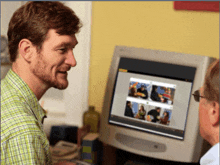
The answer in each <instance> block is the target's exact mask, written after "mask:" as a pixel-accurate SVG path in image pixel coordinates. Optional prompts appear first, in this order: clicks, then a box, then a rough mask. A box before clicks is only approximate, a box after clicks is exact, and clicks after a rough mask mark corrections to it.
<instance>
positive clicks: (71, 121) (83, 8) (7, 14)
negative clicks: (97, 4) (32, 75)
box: [1, 1, 92, 135]
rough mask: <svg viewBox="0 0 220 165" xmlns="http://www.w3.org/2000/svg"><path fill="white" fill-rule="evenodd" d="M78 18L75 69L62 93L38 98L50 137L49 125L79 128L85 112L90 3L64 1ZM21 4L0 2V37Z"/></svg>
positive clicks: (58, 92)
mask: <svg viewBox="0 0 220 165" xmlns="http://www.w3.org/2000/svg"><path fill="white" fill-rule="evenodd" d="M63 3H64V4H66V5H67V6H69V7H70V8H72V9H73V10H74V11H75V13H76V15H78V16H79V18H80V19H81V21H82V23H83V27H82V28H81V31H80V33H79V34H77V35H76V37H77V39H78V42H79V44H78V45H77V46H76V48H75V49H74V55H75V57H76V60H77V66H76V67H74V68H72V69H71V70H70V72H69V73H68V80H69V86H68V88H67V89H65V90H57V89H53V88H51V89H49V90H48V91H47V92H46V93H45V95H44V96H43V97H42V98H41V100H40V103H41V104H42V102H44V105H43V108H44V109H46V110H47V111H48V117H47V118H46V119H45V120H44V121H45V122H44V129H45V131H46V133H47V135H49V133H50V128H51V126H52V125H58V124H67V125H75V126H79V127H80V126H82V115H83V113H84V112H85V111H86V110H87V109H88V83H89V61H90V36H91V35H90V33H91V9H92V2H89V1H85V2H84V1H66V2H65V1H64V2H63ZM21 4H23V2H21V1H20V2H19V1H17V2H12V1H9V2H7V1H3V2H1V25H2V26H1V34H4V35H6V34H7V29H8V22H9V20H10V18H11V16H12V14H13V12H14V11H15V10H16V9H17V8H18V7H19V6H20V5H21ZM8 68H10V66H9V67H8V66H3V65H2V66H1V72H2V73H1V74H2V75H5V74H6V72H7V70H8Z"/></svg>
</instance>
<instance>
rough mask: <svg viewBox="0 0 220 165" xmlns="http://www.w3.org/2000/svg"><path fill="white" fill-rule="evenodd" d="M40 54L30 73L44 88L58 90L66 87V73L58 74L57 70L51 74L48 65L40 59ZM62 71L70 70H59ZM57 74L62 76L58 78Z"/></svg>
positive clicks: (66, 68) (67, 68) (68, 68)
mask: <svg viewBox="0 0 220 165" xmlns="http://www.w3.org/2000/svg"><path fill="white" fill-rule="evenodd" d="M42 56H43V55H42V54H39V58H38V60H37V62H36V64H35V65H34V67H33V68H32V73H33V74H34V75H35V76H36V77H37V78H38V79H39V80H40V81H41V82H42V83H43V84H45V85H46V86H48V87H49V88H50V87H54V88H57V89H60V90H63V89H66V88H67V87H68V80H67V73H66V74H64V73H60V72H59V70H58V71H56V73H53V72H52V68H49V67H48V66H49V63H48V62H46V61H45V60H44V59H43V58H42ZM61 69H62V70H65V71H67V70H70V67H65V68H61ZM59 74H62V76H61V77H60V76H59Z"/></svg>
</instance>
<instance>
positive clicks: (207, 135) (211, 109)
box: [193, 60, 219, 165]
mask: <svg viewBox="0 0 220 165" xmlns="http://www.w3.org/2000/svg"><path fill="white" fill-rule="evenodd" d="M193 95H194V98H195V100H196V101H198V102H199V122H200V134H201V136H202V137H203V138H204V139H205V140H206V141H208V142H209V143H210V144H211V145H212V148H211V149H210V150H209V151H208V152H207V153H206V154H205V155H204V156H203V157H202V158H201V160H200V164H201V165H219V60H216V61H215V62H214V63H212V64H211V65H210V67H209V69H208V71H207V73H206V77H205V82H204V85H203V87H201V88H200V90H197V91H195V93H194V94H193Z"/></svg>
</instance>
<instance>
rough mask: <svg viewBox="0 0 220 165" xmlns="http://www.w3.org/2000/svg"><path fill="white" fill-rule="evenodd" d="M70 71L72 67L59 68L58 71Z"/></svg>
mask: <svg viewBox="0 0 220 165" xmlns="http://www.w3.org/2000/svg"><path fill="white" fill-rule="evenodd" d="M70 69H71V67H70V66H66V67H62V68H59V69H58V70H59V71H60V72H68V71H69V70H70Z"/></svg>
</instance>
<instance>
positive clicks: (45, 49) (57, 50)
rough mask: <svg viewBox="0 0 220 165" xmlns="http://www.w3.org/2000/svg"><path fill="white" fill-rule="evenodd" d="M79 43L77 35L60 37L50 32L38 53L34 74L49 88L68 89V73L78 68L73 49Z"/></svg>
mask: <svg viewBox="0 0 220 165" xmlns="http://www.w3.org/2000/svg"><path fill="white" fill-rule="evenodd" d="M77 43H78V42H77V39H76V37H75V35H71V36H70V35H59V34H57V33H56V31H55V30H53V29H51V30H49V31H48V35H47V39H46V40H45V41H44V43H43V45H42V49H41V51H40V53H36V57H35V60H34V61H33V65H32V67H31V70H32V73H33V74H34V75H35V76H36V77H37V78H38V79H40V80H41V82H42V83H43V84H44V85H46V86H47V87H55V88H58V89H65V88H67V86H68V80H67V71H69V70H70V68H71V67H74V66H76V60H75V57H74V54H73V50H72V49H73V48H74V47H75V46H76V44H77Z"/></svg>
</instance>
